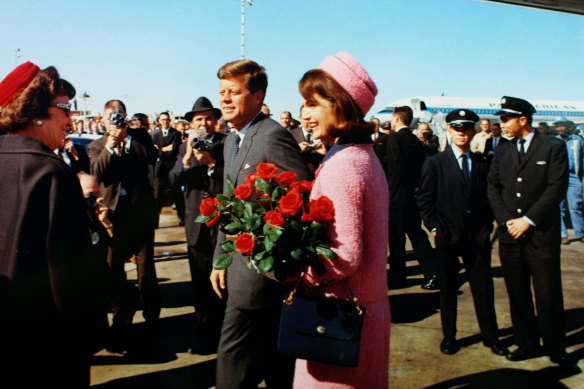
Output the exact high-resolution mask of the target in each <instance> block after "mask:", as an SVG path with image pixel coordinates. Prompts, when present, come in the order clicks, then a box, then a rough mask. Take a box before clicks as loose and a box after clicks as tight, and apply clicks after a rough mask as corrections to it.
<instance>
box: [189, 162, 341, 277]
mask: <svg viewBox="0 0 584 389" xmlns="http://www.w3.org/2000/svg"><path fill="white" fill-rule="evenodd" d="M297 177H298V175H297V174H296V173H293V172H289V171H283V172H280V173H278V169H277V167H276V165H274V164H271V163H260V164H259V165H258V167H257V169H256V172H255V173H252V174H250V175H249V176H248V177H247V178H246V180H245V182H244V183H242V184H241V185H239V186H237V188H235V187H234V186H233V184H232V183H231V181H230V180H229V179H227V185H228V188H227V189H228V190H227V192H228V193H227V195H218V196H217V197H215V198H212V197H207V198H204V199H203V200H202V201H201V205H200V207H199V211H200V215H199V216H198V217H197V219H196V221H197V222H201V223H206V224H207V225H208V226H215V225H217V224H219V225H220V228H221V229H222V230H223V231H224V232H225V234H226V236H227V239H225V241H224V242H222V243H221V247H222V249H223V250H224V253H222V254H220V255H218V256H216V257H215V258H213V267H215V268H216V269H225V268H227V267H228V266H229V265H231V263H232V261H233V254H234V253H235V252H236V251H237V252H238V253H240V254H242V255H244V256H247V257H248V265H249V266H253V267H254V268H255V269H257V271H258V272H260V273H268V272H271V271H274V272H275V274H276V277H277V278H280V277H286V276H289V275H296V274H299V270H301V269H305V268H306V266H308V265H313V266H315V268H316V270H317V271H318V272H320V271H319V269H320V270H321V271H322V265H321V264H320V260H319V257H320V256H322V257H324V258H328V259H334V258H335V257H336V255H335V253H334V252H333V251H332V250H331V249H330V248H329V247H328V246H327V244H326V243H327V242H326V237H325V234H324V230H323V228H322V227H323V224H324V223H328V222H331V221H332V220H333V219H334V207H333V203H332V201H331V200H330V199H329V198H328V197H326V196H321V197H319V198H317V199H315V200H311V201H309V199H308V196H309V194H310V190H311V189H312V181H296V178H297Z"/></svg>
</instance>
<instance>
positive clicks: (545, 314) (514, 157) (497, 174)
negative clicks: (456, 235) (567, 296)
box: [488, 97, 569, 365]
mask: <svg viewBox="0 0 584 389" xmlns="http://www.w3.org/2000/svg"><path fill="white" fill-rule="evenodd" d="M534 112H535V108H534V107H533V106H532V105H531V104H530V103H529V102H527V101H525V100H523V99H519V98H515V97H503V98H502V99H501V110H500V111H499V112H498V113H497V114H498V115H499V116H500V117H501V124H502V125H503V127H504V130H505V133H506V134H507V136H508V137H510V138H511V137H512V138H514V139H513V141H512V142H507V143H505V144H503V145H501V146H500V147H499V149H498V150H497V152H496V153H495V155H494V157H493V162H492V164H491V169H490V171H489V185H488V199H489V204H490V205H491V208H492V210H493V213H494V215H495V218H496V219H497V222H498V223H499V226H500V227H499V232H498V238H499V256H500V258H501V265H502V267H503V274H504V277H505V284H506V285H507V293H508V294H509V302H510V308H511V320H512V322H513V330H514V341H515V344H516V345H517V346H518V348H517V349H516V350H514V351H511V352H509V354H507V359H508V360H510V361H521V360H525V359H528V358H532V357H535V356H539V355H540V354H541V346H540V343H539V338H540V336H541V337H542V338H543V344H544V346H545V351H546V353H547V354H548V355H549V356H550V359H551V361H552V362H554V363H559V364H561V365H564V364H568V363H569V362H568V359H567V355H566V351H565V329H564V302H563V295H562V278H561V272H560V213H559V212H558V208H559V205H560V202H561V201H562V198H563V197H564V195H565V193H566V189H567V186H568V161H567V155H566V147H565V145H564V144H563V142H562V141H560V140H559V139H554V138H551V137H547V136H543V135H541V134H540V133H538V132H537V131H534V129H533V127H532V124H531V123H532V117H533V113H534ZM532 282H533V291H534V292H535V304H536V306H537V317H536V315H535V310H534V303H533V299H532V294H531V283H532Z"/></svg>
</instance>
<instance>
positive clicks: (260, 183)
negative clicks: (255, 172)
mask: <svg viewBox="0 0 584 389" xmlns="http://www.w3.org/2000/svg"><path fill="white" fill-rule="evenodd" d="M255 186H256V188H258V190H259V191H260V192H262V193H270V183H269V182H268V181H266V180H264V179H263V178H259V177H256V182H255Z"/></svg>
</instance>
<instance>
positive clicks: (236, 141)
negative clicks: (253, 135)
mask: <svg viewBox="0 0 584 389" xmlns="http://www.w3.org/2000/svg"><path fill="white" fill-rule="evenodd" d="M239 142H241V138H240V137H239V134H237V133H236V134H235V139H234V140H233V154H231V164H230V165H229V168H230V169H231V168H232V167H233V165H234V164H235V160H236V159H237V153H238V152H239Z"/></svg>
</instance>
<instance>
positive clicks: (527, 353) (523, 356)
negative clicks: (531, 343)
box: [505, 346, 541, 362]
mask: <svg viewBox="0 0 584 389" xmlns="http://www.w3.org/2000/svg"><path fill="white" fill-rule="evenodd" d="M540 356H541V347H540V346H535V347H531V348H523V347H519V348H518V349H517V350H515V351H509V352H508V353H507V355H506V356H505V358H507V360H508V361H512V362H518V361H525V360H527V359H531V358H537V357H540Z"/></svg>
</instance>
